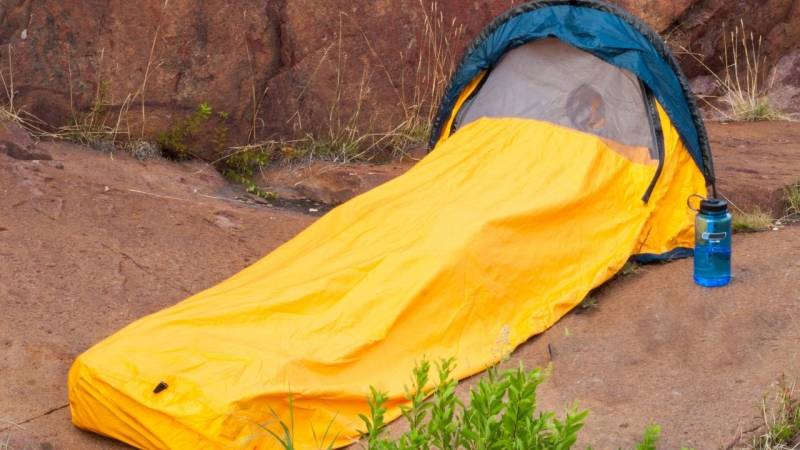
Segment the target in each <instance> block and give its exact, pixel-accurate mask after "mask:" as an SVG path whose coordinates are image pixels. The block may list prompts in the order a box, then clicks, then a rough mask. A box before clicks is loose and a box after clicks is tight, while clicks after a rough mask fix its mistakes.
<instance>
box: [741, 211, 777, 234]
mask: <svg viewBox="0 0 800 450" xmlns="http://www.w3.org/2000/svg"><path fill="white" fill-rule="evenodd" d="M771 226H772V217H770V216H769V215H768V214H766V213H763V212H761V211H755V212H752V213H745V212H739V213H736V214H734V215H733V224H732V228H733V232H734V233H755V232H758V231H765V230H768V229H769V228H770V227H771Z"/></svg>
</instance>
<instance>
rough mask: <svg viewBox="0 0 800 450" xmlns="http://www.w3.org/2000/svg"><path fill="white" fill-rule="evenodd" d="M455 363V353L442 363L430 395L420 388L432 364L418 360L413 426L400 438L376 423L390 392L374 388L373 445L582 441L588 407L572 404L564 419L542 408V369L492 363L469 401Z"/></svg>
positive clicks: (469, 446)
mask: <svg viewBox="0 0 800 450" xmlns="http://www.w3.org/2000/svg"><path fill="white" fill-rule="evenodd" d="M454 367H455V362H454V360H452V359H448V360H442V361H440V362H439V363H438V364H437V365H436V372H437V375H438V385H437V387H436V388H435V390H434V391H433V393H432V395H431V396H430V397H429V398H428V399H427V400H424V394H422V393H421V392H420V391H422V388H423V386H424V385H423V383H425V382H426V381H427V380H428V375H427V372H428V370H429V369H430V364H429V363H428V362H427V361H423V362H422V363H420V364H419V365H418V366H417V368H416V369H415V370H414V376H413V380H412V381H413V383H412V386H413V388H412V389H408V390H407V394H406V395H407V399H408V400H409V402H410V404H411V406H410V407H408V408H405V409H404V410H403V415H404V416H405V417H406V419H407V420H408V421H409V430H408V431H407V432H406V433H404V434H403V435H401V436H400V437H399V438H396V439H385V438H384V437H383V435H382V434H381V432H380V429H379V428H377V427H376V425H377V424H380V423H383V422H384V414H385V408H384V407H383V403H384V402H385V401H386V395H385V394H383V393H380V392H377V391H376V390H374V389H373V390H372V399H371V400H370V418H367V417H366V416H364V417H362V420H363V421H364V423H365V426H366V432H365V439H366V441H367V446H368V448H369V449H370V450H410V449H428V448H430V449H440V450H455V449H465V450H494V449H496V450H500V449H503V450H504V449H517V450H533V449H559V450H561V449H569V448H571V447H572V446H573V445H574V444H575V442H576V441H577V439H578V432H579V431H580V429H581V428H582V427H583V423H584V420H585V419H586V416H587V414H588V412H587V411H579V410H577V409H572V410H569V411H567V412H566V414H565V417H564V419H558V418H557V417H556V416H555V414H553V413H551V412H538V413H537V411H536V389H537V388H538V386H539V385H540V384H541V383H542V382H543V381H544V378H545V377H544V374H543V372H542V371H541V370H540V369H535V370H532V371H527V370H525V369H524V368H523V367H522V366H520V367H519V368H517V369H514V370H508V371H506V372H504V373H502V374H498V373H497V371H496V370H495V369H491V370H490V371H489V373H488V375H487V376H486V377H484V378H483V379H481V380H480V381H479V382H478V384H477V386H476V387H475V388H473V389H472V390H471V391H470V402H469V404H467V405H465V404H463V403H462V402H461V401H459V400H458V397H457V396H456V395H455V387H456V381H455V380H453V379H452V378H451V375H452V372H453V369H454ZM415 389H416V390H415ZM376 428H377V431H376Z"/></svg>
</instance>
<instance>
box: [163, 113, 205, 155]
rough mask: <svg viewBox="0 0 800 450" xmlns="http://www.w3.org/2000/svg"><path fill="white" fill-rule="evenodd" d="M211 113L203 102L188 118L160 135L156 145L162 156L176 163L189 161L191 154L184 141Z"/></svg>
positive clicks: (197, 129)
mask: <svg viewBox="0 0 800 450" xmlns="http://www.w3.org/2000/svg"><path fill="white" fill-rule="evenodd" d="M211 113H212V109H211V106H210V105H209V104H208V103H206V102H203V103H201V104H200V105H198V107H197V109H196V110H195V111H194V112H193V113H192V114H191V115H190V116H189V117H186V118H184V119H182V120H180V121H178V123H176V124H175V125H173V126H172V127H171V128H170V129H169V130H167V131H165V132H163V133H161V135H160V136H159V137H158V145H160V146H161V150H162V151H163V152H164V154H165V155H166V156H168V157H170V158H172V159H175V160H178V161H182V160H186V159H189V157H190V156H191V152H190V151H189V147H188V144H187V142H186V140H187V139H189V138H191V137H192V136H194V135H195V134H196V133H197V132H198V131H199V130H200V127H201V126H202V125H203V124H205V123H206V122H207V121H208V120H209V119H210V118H211Z"/></svg>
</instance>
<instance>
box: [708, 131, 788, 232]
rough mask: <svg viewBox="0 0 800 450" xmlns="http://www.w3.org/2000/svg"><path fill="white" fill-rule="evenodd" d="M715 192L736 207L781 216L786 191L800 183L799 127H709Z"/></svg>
mask: <svg viewBox="0 0 800 450" xmlns="http://www.w3.org/2000/svg"><path fill="white" fill-rule="evenodd" d="M708 131H709V136H710V140H711V150H712V152H713V154H714V163H715V165H716V172H717V179H718V180H719V181H718V187H719V192H720V193H721V194H723V195H725V196H726V197H728V198H729V199H730V200H731V201H732V202H733V203H734V204H735V205H736V206H737V207H738V208H740V209H742V210H744V211H747V212H753V211H754V210H757V209H760V210H761V211H763V212H766V213H769V214H771V215H772V216H773V217H776V218H779V217H781V216H782V215H783V214H784V210H785V205H784V204H783V195H784V187H785V186H787V185H789V184H792V183H796V182H798V181H800V124H798V123H797V122H755V123H719V122H711V123H709V124H708Z"/></svg>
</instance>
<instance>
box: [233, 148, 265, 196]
mask: <svg viewBox="0 0 800 450" xmlns="http://www.w3.org/2000/svg"><path fill="white" fill-rule="evenodd" d="M272 154H273V149H272V147H271V146H265V145H256V146H248V147H243V148H240V149H237V150H236V151H235V152H233V153H231V154H229V155H228V156H226V157H224V158H223V159H222V161H221V165H222V168H221V169H222V175H223V176H224V177H225V178H227V179H228V180H230V181H233V182H234V183H239V184H241V185H242V186H244V188H245V190H246V191H247V192H249V193H251V194H253V195H255V196H258V197H261V198H263V199H272V198H274V197H275V194H273V193H272V192H268V191H266V190H264V189H262V188H260V187H259V186H258V185H257V184H256V182H255V179H254V177H255V174H256V170H260V169H262V168H264V167H266V166H268V165H269V162H270V160H271V159H272Z"/></svg>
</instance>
